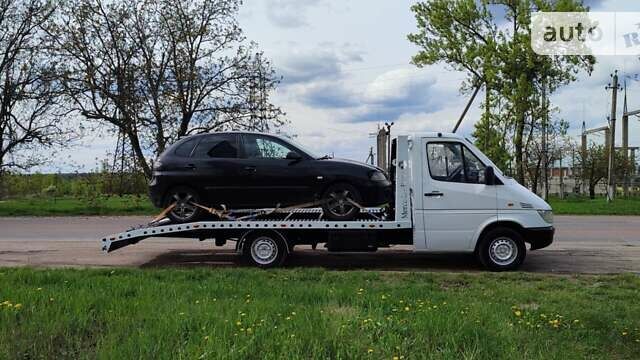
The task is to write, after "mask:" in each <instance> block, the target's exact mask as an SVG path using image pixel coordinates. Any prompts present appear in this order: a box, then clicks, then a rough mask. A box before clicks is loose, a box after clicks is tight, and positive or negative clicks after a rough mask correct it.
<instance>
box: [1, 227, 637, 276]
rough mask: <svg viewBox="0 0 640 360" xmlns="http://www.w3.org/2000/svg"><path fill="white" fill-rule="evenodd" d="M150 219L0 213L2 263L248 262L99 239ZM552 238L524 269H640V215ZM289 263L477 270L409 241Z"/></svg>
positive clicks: (191, 245)
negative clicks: (109, 244)
mask: <svg viewBox="0 0 640 360" xmlns="http://www.w3.org/2000/svg"><path fill="white" fill-rule="evenodd" d="M148 220H149V218H148V217H56V218H52V217H51V218H24V217H21V218H0V266H37V267H40V266H44V267H85V266H106V267H111V266H131V267H154V266H209V267H219V266H242V262H241V261H240V259H239V258H238V256H237V255H236V254H235V252H234V251H233V245H232V244H228V245H227V246H225V247H223V248H216V247H215V246H214V245H213V243H212V242H209V241H206V242H198V241H197V240H192V239H147V240H144V241H142V242H141V243H139V244H136V245H133V246H129V247H126V248H124V249H120V250H118V251H115V252H113V253H111V254H103V253H102V252H101V251H100V242H99V239H100V238H101V237H102V236H104V235H107V234H112V233H117V232H121V231H124V230H126V229H128V228H130V227H132V226H135V225H138V224H142V223H146V222H147V221H148ZM556 229H557V233H556V238H555V241H554V243H553V244H552V245H551V246H550V247H548V248H546V249H542V250H537V251H532V252H529V253H528V255H527V260H526V261H525V263H524V265H523V267H522V270H523V271H529V272H547V273H589V274H602V273H622V272H633V273H638V274H640V216H639V217H633V216H631V217H625V216H556ZM288 266H291V267H325V268H330V269H378V270H394V271H415V270H419V271H477V270H480V269H481V268H480V267H479V266H478V265H477V263H476V262H475V260H474V259H473V258H472V257H471V256H467V255H424V254H413V253H411V247H407V246H404V247H393V248H391V249H383V250H381V251H378V252H377V253H371V254H333V253H327V252H326V251H324V250H320V249H318V250H315V251H314V250H311V249H310V248H308V247H301V248H298V247H296V252H295V253H294V255H293V256H292V258H291V259H290V261H289V263H288Z"/></svg>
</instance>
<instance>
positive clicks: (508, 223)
mask: <svg viewBox="0 0 640 360" xmlns="http://www.w3.org/2000/svg"><path fill="white" fill-rule="evenodd" d="M500 227H504V228H508V229H511V230H513V231H516V232H517V233H518V234H520V235H521V236H522V237H523V238H524V235H525V233H524V226H522V225H521V224H519V223H518V222H516V221H514V220H498V219H496V218H494V219H493V221H489V222H488V223H487V224H485V225H484V226H483V227H482V229H481V230H480V231H479V232H478V234H477V235H476V236H475V244H474V248H473V251H474V252H477V251H478V246H480V242H481V241H482V238H483V237H484V236H485V235H486V234H487V233H488V232H489V231H491V230H493V229H496V228H500Z"/></svg>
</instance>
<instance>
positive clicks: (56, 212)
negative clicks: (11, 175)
mask: <svg viewBox="0 0 640 360" xmlns="http://www.w3.org/2000/svg"><path fill="white" fill-rule="evenodd" d="M158 212H159V210H158V209H156V208H154V207H153V205H151V202H150V201H149V199H148V198H147V197H146V196H137V197H136V196H123V197H118V196H112V197H100V198H98V199H95V200H92V201H91V200H87V199H74V198H62V199H53V198H30V199H10V200H2V201H0V216H61V215H64V216H71V215H151V214H155V213H158Z"/></svg>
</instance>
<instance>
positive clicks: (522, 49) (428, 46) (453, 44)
mask: <svg viewBox="0 0 640 360" xmlns="http://www.w3.org/2000/svg"><path fill="white" fill-rule="evenodd" d="M500 8H501V9H500ZM411 9H412V11H413V12H414V14H415V17H416V21H417V27H418V31H417V32H416V33H413V34H410V35H409V36H408V39H409V41H411V42H413V43H414V44H416V45H417V46H419V47H420V51H419V52H418V53H417V54H416V55H415V56H414V57H413V63H414V64H416V65H417V66H425V65H431V64H435V63H440V62H442V63H446V64H448V65H449V66H450V67H451V68H452V69H454V70H458V71H463V72H465V73H466V74H467V75H468V76H467V79H466V80H465V82H464V83H463V85H462V88H461V89H462V90H463V91H465V90H468V89H469V88H470V87H471V85H474V84H477V83H478V82H479V83H481V84H483V85H484V86H485V87H486V89H485V103H484V113H485V115H484V117H485V118H486V119H489V118H490V116H489V115H490V111H491V99H492V98H495V97H497V98H500V99H504V100H505V102H506V104H505V106H504V107H503V109H501V110H504V113H502V114H500V116H499V117H497V119H499V122H500V124H494V123H493V121H491V122H489V121H488V120H484V122H483V124H481V125H483V126H485V129H486V128H487V127H486V126H487V125H488V126H489V127H491V126H494V127H495V128H496V129H499V128H501V127H503V126H506V127H508V128H509V131H508V132H505V133H504V136H505V137H508V138H509V139H513V140H512V143H513V152H514V153H513V159H514V160H515V163H516V178H517V180H518V181H519V182H520V183H522V184H525V176H526V166H525V156H524V155H525V153H526V152H527V149H526V144H527V143H528V142H529V141H528V138H527V134H532V133H533V131H532V129H534V128H535V127H536V126H538V124H539V123H540V122H541V121H542V119H544V118H545V117H547V118H548V117H549V116H548V115H549V107H545V108H543V109H541V108H540V107H539V104H540V94H541V93H542V91H543V88H545V89H546V91H547V93H548V94H552V93H553V92H554V91H556V90H557V89H558V88H559V87H560V86H563V85H566V84H568V83H570V82H572V81H575V80H576V75H577V74H578V73H579V72H581V71H586V72H588V73H590V72H591V71H592V70H593V65H594V63H595V59H594V58H593V57H590V56H556V57H547V56H541V55H538V54H536V53H535V52H533V50H532V48H531V45H530V41H531V35H530V31H529V25H530V22H531V13H532V12H533V11H538V10H543V11H587V10H588V9H587V8H586V7H584V6H583V5H582V3H581V2H580V1H577V0H562V1H553V0H482V1H474V0H426V1H423V2H420V3H417V4H415V5H413V6H412V7H411ZM498 9H500V10H502V12H503V13H504V14H505V15H504V16H505V20H506V21H507V25H508V26H500V27H498V26H497V20H496V19H495V18H494V15H493V13H494V11H495V10H498ZM476 130H478V127H476ZM483 131H484V130H483ZM492 131H493V132H494V133H495V129H494V130H491V129H488V130H486V133H487V134H488V133H490V132H492ZM478 139H480V140H481V138H478ZM506 142H507V140H506V139H504V140H503V143H506ZM489 149H490V148H489Z"/></svg>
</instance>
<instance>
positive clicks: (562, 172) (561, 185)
mask: <svg viewBox="0 0 640 360" xmlns="http://www.w3.org/2000/svg"><path fill="white" fill-rule="evenodd" d="M560 199H562V200H564V169H563V168H562V153H560Z"/></svg>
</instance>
